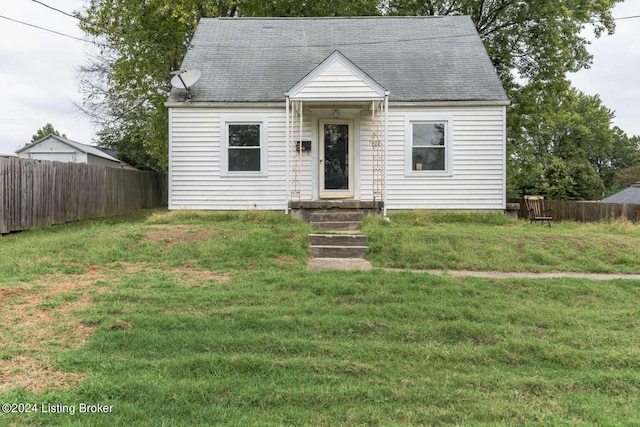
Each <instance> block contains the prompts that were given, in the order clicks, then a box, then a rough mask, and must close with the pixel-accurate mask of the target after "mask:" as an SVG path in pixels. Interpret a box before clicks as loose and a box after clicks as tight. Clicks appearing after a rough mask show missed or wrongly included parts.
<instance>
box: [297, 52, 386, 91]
mask: <svg viewBox="0 0 640 427" xmlns="http://www.w3.org/2000/svg"><path fill="white" fill-rule="evenodd" d="M363 98H380V95H379V94H378V93H377V92H376V91H375V90H374V89H373V88H372V87H371V86H369V84H368V83H367V82H365V81H364V80H362V79H361V78H360V77H358V76H357V75H355V74H354V73H353V71H352V70H350V69H349V68H347V67H346V66H345V65H344V64H343V63H342V62H340V61H334V62H333V63H331V64H329V65H328V66H327V67H326V68H325V69H324V70H323V71H322V72H321V73H319V74H318V75H317V76H315V78H314V79H312V80H311V81H309V82H308V83H307V84H306V85H305V87H303V88H302V89H300V90H299V91H298V92H297V93H296V94H295V95H294V96H292V98H291V99H294V100H295V99H342V100H348V99H363Z"/></svg>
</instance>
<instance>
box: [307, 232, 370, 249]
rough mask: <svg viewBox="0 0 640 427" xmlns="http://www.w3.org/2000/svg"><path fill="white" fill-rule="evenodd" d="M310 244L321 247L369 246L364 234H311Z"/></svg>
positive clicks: (367, 238)
mask: <svg viewBox="0 0 640 427" xmlns="http://www.w3.org/2000/svg"><path fill="white" fill-rule="evenodd" d="M309 242H310V243H311V244H312V245H320V246H367V243H368V242H369V237H368V236H365V235H364V234H309Z"/></svg>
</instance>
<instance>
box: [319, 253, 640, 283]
mask: <svg viewBox="0 0 640 427" xmlns="http://www.w3.org/2000/svg"><path fill="white" fill-rule="evenodd" d="M308 266H309V268H310V269H311V270H371V269H373V267H372V266H371V263H370V262H369V261H367V260H366V259H361V258H311V259H309V264H308ZM380 270H384V271H395V272H403V271H409V272H412V273H421V274H433V275H436V276H451V277H479V278H483V279H558V278H575V279H589V280H618V279H624V280H640V274H619V273H614V274H600V273H571V272H557V273H510V272H499V271H471V270H459V271H458V270H412V269H403V268H381V269H380Z"/></svg>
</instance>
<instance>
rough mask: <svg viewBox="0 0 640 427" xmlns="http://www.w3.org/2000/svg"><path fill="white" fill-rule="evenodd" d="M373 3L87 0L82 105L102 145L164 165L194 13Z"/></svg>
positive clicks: (350, 10) (321, 11)
mask: <svg viewBox="0 0 640 427" xmlns="http://www.w3.org/2000/svg"><path fill="white" fill-rule="evenodd" d="M377 6H378V1H377V0H333V1H328V2H307V1H300V0H298V1H288V0H271V1H259V0H245V1H241V0H239V1H231V0H218V1H212V0H208V1H207V0H172V1H167V0H146V1H122V0H91V1H90V2H89V4H88V6H87V7H86V8H85V9H84V10H83V11H81V12H80V13H79V14H78V17H79V18H80V20H81V27H82V29H83V30H84V31H85V32H86V33H87V34H89V35H90V36H91V37H92V40H93V42H94V43H95V44H97V45H98V46H99V49H98V50H97V54H96V55H95V56H94V57H93V58H91V60H90V61H89V62H88V63H87V64H86V65H85V66H83V67H82V69H81V74H80V75H81V79H80V83H81V88H82V91H83V93H84V103H83V105H82V109H83V110H84V111H85V112H86V113H87V114H89V115H90V116H91V117H92V118H93V120H94V122H95V123H96V124H98V125H99V127H100V128H101V130H100V131H99V132H98V133H97V135H98V137H99V141H100V144H101V145H103V146H107V147H110V148H115V149H118V150H119V152H121V153H129V154H130V155H131V156H130V157H128V159H129V160H131V161H133V163H134V164H135V165H136V166H143V167H145V166H150V163H152V165H151V166H154V167H157V168H165V167H166V165H167V157H168V152H167V148H168V147H167V128H168V119H167V112H166V109H165V107H164V102H165V101H166V99H167V97H168V94H169V91H170V89H171V86H170V83H169V82H170V79H171V77H172V76H171V74H170V73H171V71H173V70H176V69H178V68H179V66H180V63H181V61H182V58H183V57H184V54H185V52H186V50H187V48H188V46H189V42H190V40H191V37H192V36H193V33H194V31H195V28H196V26H197V24H198V21H199V20H200V18H202V17H215V16H239V15H244V16H323V15H370V14H376V13H378V11H377ZM145 152H146V153H148V154H149V156H148V157H145V156H142V154H143V153H145ZM136 159H139V160H136ZM141 162H142V163H144V164H141Z"/></svg>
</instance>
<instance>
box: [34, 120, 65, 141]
mask: <svg viewBox="0 0 640 427" xmlns="http://www.w3.org/2000/svg"><path fill="white" fill-rule="evenodd" d="M49 134H52V135H56V136H61V137H63V138H66V137H67V135H65V134H63V133H60V132H58V131H57V130H56V129H55V128H54V127H53V125H52V124H51V123H47V124H46V125H44V126H42V127H41V128H40V129H38V130H37V131H36V133H35V134H34V135H33V136H32V137H31V142H36V141H37V140H39V139H41V138H44V137H45V136H47V135H49Z"/></svg>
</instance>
